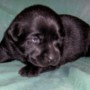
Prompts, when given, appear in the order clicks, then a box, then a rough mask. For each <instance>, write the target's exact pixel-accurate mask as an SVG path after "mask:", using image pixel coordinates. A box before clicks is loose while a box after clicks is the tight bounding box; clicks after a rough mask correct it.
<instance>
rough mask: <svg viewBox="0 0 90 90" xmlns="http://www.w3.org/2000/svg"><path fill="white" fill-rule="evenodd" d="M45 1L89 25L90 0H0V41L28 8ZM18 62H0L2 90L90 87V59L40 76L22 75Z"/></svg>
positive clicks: (0, 86) (72, 89)
mask: <svg viewBox="0 0 90 90" xmlns="http://www.w3.org/2000/svg"><path fill="white" fill-rule="evenodd" d="M34 4H42V5H46V6H49V7H51V8H52V9H53V10H54V11H56V12H57V13H58V14H70V15H74V16H77V17H79V18H81V19H82V20H84V21H85V22H87V23H88V24H90V0H0V40H2V37H3V35H4V32H5V31H6V30H7V28H8V27H9V25H10V23H11V21H12V20H13V19H14V18H15V16H16V15H17V14H18V13H19V12H20V11H21V10H23V9H24V8H25V7H28V6H31V5H34ZM23 66H24V64H22V63H21V62H19V61H13V62H9V63H2V64H0V90H90V58H85V57H83V58H80V59H78V60H77V61H75V62H72V63H68V64H65V65H63V66H61V68H59V69H57V70H55V71H51V72H47V73H43V74H41V75H40V76H38V77H31V78H26V77H21V76H20V75H19V74H18V70H19V69H20V68H21V67H23Z"/></svg>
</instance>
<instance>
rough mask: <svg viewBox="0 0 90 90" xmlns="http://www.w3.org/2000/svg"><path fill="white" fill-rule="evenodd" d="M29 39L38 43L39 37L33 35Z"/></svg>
mask: <svg viewBox="0 0 90 90" xmlns="http://www.w3.org/2000/svg"><path fill="white" fill-rule="evenodd" d="M31 41H32V43H36V44H39V43H40V39H39V38H38V37H36V36H33V37H32V38H31Z"/></svg>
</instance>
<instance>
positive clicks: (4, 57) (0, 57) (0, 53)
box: [0, 44, 12, 63]
mask: <svg viewBox="0 0 90 90" xmlns="http://www.w3.org/2000/svg"><path fill="white" fill-rule="evenodd" d="M11 59H12V58H11V57H10V56H9V55H8V50H7V49H6V48H5V47H4V46H2V45H1V44H0V63H2V62H6V61H10V60H11Z"/></svg>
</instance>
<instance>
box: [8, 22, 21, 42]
mask: <svg viewBox="0 0 90 90" xmlns="http://www.w3.org/2000/svg"><path fill="white" fill-rule="evenodd" d="M22 27H23V26H21V25H20V23H13V24H12V25H10V27H9V28H8V30H7V34H8V37H9V39H11V40H13V41H15V42H16V41H18V37H19V36H20V35H21V34H22Z"/></svg>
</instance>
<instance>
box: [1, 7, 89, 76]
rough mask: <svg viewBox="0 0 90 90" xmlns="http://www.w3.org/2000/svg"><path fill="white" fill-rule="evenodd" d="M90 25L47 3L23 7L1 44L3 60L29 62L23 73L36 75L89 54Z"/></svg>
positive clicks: (23, 74)
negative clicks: (49, 6)
mask: <svg viewBox="0 0 90 90" xmlns="http://www.w3.org/2000/svg"><path fill="white" fill-rule="evenodd" d="M89 48H90V26H89V25H88V24H86V23H85V22H83V21H82V20H80V19H78V18H76V17H73V16H70V15H58V14H57V13H55V12H54V11H53V10H51V9H50V8H48V7H46V6H42V5H35V6H31V7H29V8H26V9H25V10H23V11H22V12H21V13H20V14H19V15H17V16H16V18H15V19H14V20H13V22H12V23H11V25H10V26H9V28H8V29H7V31H6V32H5V35H4V38H3V40H2V41H1V44H0V62H6V61H10V60H14V59H18V60H20V61H22V62H23V63H25V64H26V66H25V67H24V68H22V69H21V70H20V74H21V75H22V76H35V75H38V74H39V73H41V72H44V71H49V70H53V69H55V68H57V67H59V66H60V65H62V64H64V63H66V62H70V61H74V60H76V59H77V58H79V57H81V56H87V55H88V56H89V55H90V53H89V52H90V51H89Z"/></svg>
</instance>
